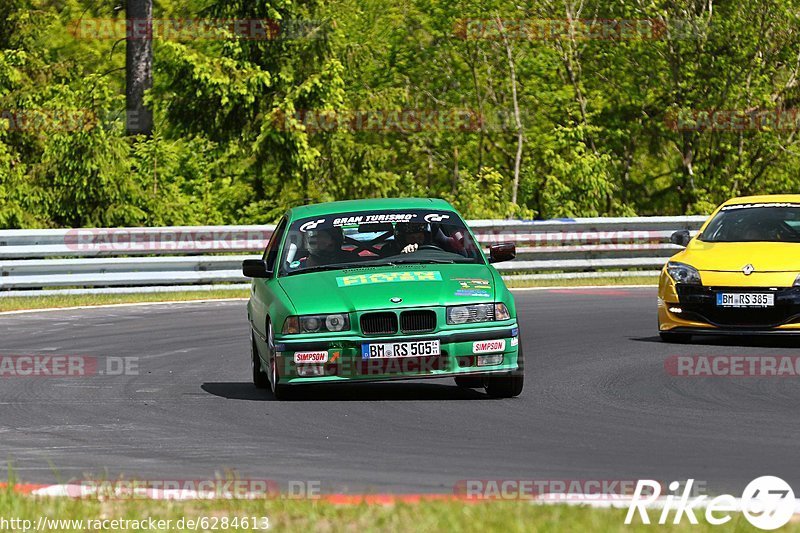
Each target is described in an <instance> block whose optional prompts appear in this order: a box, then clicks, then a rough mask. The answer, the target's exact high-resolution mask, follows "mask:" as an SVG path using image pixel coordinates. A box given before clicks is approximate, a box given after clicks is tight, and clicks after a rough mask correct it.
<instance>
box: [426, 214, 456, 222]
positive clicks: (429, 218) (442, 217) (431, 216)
mask: <svg viewBox="0 0 800 533" xmlns="http://www.w3.org/2000/svg"><path fill="white" fill-rule="evenodd" d="M448 218H450V215H439V214H436V213H431V214H429V215H425V222H441V221H442V220H447V219H448Z"/></svg>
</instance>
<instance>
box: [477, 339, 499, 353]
mask: <svg viewBox="0 0 800 533" xmlns="http://www.w3.org/2000/svg"><path fill="white" fill-rule="evenodd" d="M505 349H506V340H505V339H498V340H494V341H478V342H473V343H472V353H492V352H502V351H503V350H505Z"/></svg>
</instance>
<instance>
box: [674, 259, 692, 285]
mask: <svg viewBox="0 0 800 533" xmlns="http://www.w3.org/2000/svg"><path fill="white" fill-rule="evenodd" d="M667 274H669V277H671V278H672V279H673V280H675V283H685V284H687V285H700V273H699V272H698V271H697V269H696V268H694V267H693V266H689V265H687V264H686V263H678V262H676V261H670V262H669V263H667Z"/></svg>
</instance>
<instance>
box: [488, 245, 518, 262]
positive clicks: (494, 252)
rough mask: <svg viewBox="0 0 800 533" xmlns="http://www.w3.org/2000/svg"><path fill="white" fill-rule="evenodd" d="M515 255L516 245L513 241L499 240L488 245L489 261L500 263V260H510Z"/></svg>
mask: <svg viewBox="0 0 800 533" xmlns="http://www.w3.org/2000/svg"><path fill="white" fill-rule="evenodd" d="M515 257H517V245H516V244H514V243H513V242H501V243H499V244H493V245H491V246H490V247H489V262H490V263H500V262H501V261H511V260H512V259H514V258H515Z"/></svg>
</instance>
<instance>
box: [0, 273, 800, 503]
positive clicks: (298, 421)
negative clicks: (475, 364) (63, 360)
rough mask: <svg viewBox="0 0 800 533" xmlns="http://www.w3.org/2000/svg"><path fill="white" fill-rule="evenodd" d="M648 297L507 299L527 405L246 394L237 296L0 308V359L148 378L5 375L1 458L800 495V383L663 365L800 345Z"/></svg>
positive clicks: (385, 487)
mask: <svg viewBox="0 0 800 533" xmlns="http://www.w3.org/2000/svg"><path fill="white" fill-rule="evenodd" d="M655 298H656V297H655V290H654V289H649V288H648V289H617V288H614V289H610V288H609V289H597V290H579V291H566V290H547V291H519V292H516V299H517V308H518V313H519V316H520V322H521V324H522V343H523V345H524V347H525V353H526V384H525V390H524V391H523V394H522V395H521V396H520V397H519V398H514V399H507V400H506V399H504V400H495V399H490V398H488V397H487V396H486V395H485V394H484V393H483V392H482V391H480V392H479V391H474V390H464V389H459V388H457V387H455V386H454V384H453V383H452V381H451V380H449V379H447V380H425V381H414V382H390V383H383V384H359V385H350V386H338V385H337V386H334V387H325V388H323V389H319V390H316V391H310V396H309V397H308V398H307V399H304V400H302V401H289V402H277V401H274V400H273V399H272V396H271V395H270V394H269V393H268V392H263V391H260V390H257V389H255V388H254V387H253V385H252V384H251V383H250V369H249V362H248V355H249V352H248V326H247V319H246V310H245V303H244V302H243V301H233V302H211V303H185V304H170V305H163V306H132V307H114V308H98V309H82V310H63V311H50V312H40V313H31V314H15V315H0V355H20V354H40V355H48V354H49V355H55V354H59V355H81V356H90V357H96V358H97V361H98V364H99V368H104V364H105V363H104V361H105V359H107V358H113V357H116V358H120V357H135V358H138V360H137V363H138V375H94V376H84V377H66V378H65V377H61V378H56V377H13V378H12V377H5V378H0V452H1V454H0V455H2V458H3V459H4V463H5V464H4V465H3V471H2V475H3V477H4V478H5V477H6V475H7V470H8V464H9V463H8V462H7V461H10V464H11V465H12V467H13V470H14V472H15V475H16V477H17V478H18V479H19V480H21V481H24V482H30V483H54V482H66V481H68V480H76V479H98V478H103V479H109V478H110V479H116V478H117V477H119V476H120V475H121V476H124V477H125V478H127V479H137V480H144V479H149V480H153V479H157V480H199V479H209V478H212V479H213V478H214V477H215V475H217V474H220V473H223V475H225V472H229V471H235V472H236V475H238V476H239V477H241V478H250V479H270V480H275V481H276V482H278V483H279V485H281V486H283V484H288V482H289V481H292V480H295V481H319V482H321V486H322V488H323V490H324V491H326V492H380V493H408V492H436V493H449V492H451V491H452V490H453V485H454V484H455V483H456V482H458V481H459V480H467V479H477V480H487V479H492V480H497V479H513V480H520V479H523V480H635V479H640V478H653V479H658V480H666V481H670V480H682V481H683V480H685V479H687V478H693V479H696V480H699V481H701V482H705V483H706V484H707V485H706V487H707V490H709V491H710V492H713V493H722V492H728V493H732V494H734V495H739V494H741V491H742V489H743V488H744V486H745V485H746V484H747V482H749V481H750V480H752V479H753V478H755V477H758V476H762V475H768V474H769V475H777V476H780V477H782V478H784V479H785V480H786V481H787V482H789V484H790V485H793V486H794V487H795V488H796V490H797V488H800V461H798V460H797V450H798V442H799V441H800V422H798V420H799V419H800V415H799V413H800V409H799V408H800V387H798V385H799V384H800V378H787V377H782V378H776V377H771V378H770V377H765V378H687V377H675V376H671V375H669V374H668V373H667V372H666V371H665V366H664V362H665V359H666V358H667V357H669V356H671V355H798V353H799V352H798V347H800V341H798V340H788V339H774V338H770V339H739V338H701V339H699V340H697V342H695V343H693V344H689V345H669V344H664V343H661V342H660V341H659V340H658V337H657V335H656V330H655V326H656V305H655Z"/></svg>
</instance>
